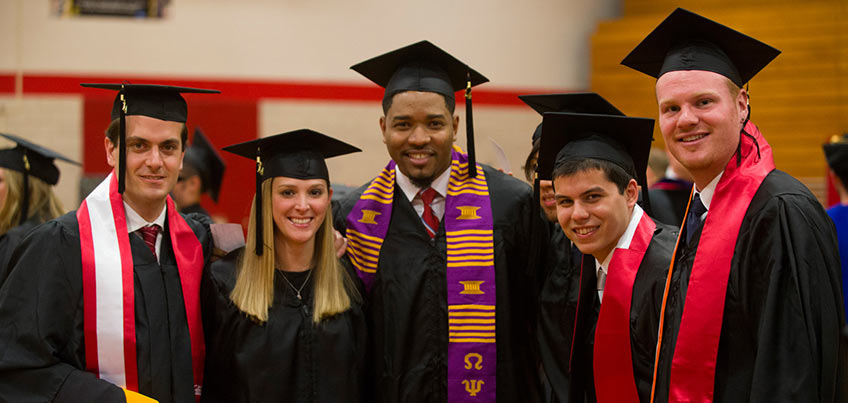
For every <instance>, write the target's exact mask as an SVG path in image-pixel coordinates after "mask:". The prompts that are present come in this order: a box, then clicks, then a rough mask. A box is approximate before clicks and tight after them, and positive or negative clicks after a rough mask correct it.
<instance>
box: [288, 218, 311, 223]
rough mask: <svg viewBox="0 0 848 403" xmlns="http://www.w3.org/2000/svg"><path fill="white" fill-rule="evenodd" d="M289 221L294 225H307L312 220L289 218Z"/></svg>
mask: <svg viewBox="0 0 848 403" xmlns="http://www.w3.org/2000/svg"><path fill="white" fill-rule="evenodd" d="M289 221H291V222H293V223H295V224H308V223H309V222H310V221H312V219H311V218H289Z"/></svg>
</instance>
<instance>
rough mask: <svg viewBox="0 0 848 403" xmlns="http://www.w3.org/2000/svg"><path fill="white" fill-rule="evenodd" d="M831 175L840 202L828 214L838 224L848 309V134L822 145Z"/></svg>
mask: <svg viewBox="0 0 848 403" xmlns="http://www.w3.org/2000/svg"><path fill="white" fill-rule="evenodd" d="M822 148H823V149H824V156H825V159H826V160H827V165H828V167H830V177H831V179H832V180H833V184H834V187H835V188H836V193H838V194H839V203H836V204H835V205H833V206H831V207H830V208H829V209H827V215H829V216H830V219H831V220H833V224H834V225H835V226H836V238H837V239H838V240H839V257H840V259H841V261H842V298H843V300H844V302H845V303H844V307H845V309H848V292H846V290H848V288H846V287H848V187H846V184H848V134H843V135H842V136H833V138H832V139H831V141H830V143H828V144H825V145H823V146H822Z"/></svg>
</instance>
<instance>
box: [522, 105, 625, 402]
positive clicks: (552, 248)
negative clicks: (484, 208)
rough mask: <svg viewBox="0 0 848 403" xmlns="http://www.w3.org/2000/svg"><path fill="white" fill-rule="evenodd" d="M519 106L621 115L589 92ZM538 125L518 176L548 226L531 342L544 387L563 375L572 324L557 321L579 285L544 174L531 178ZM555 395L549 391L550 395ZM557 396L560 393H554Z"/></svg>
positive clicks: (576, 258)
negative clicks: (529, 188)
mask: <svg viewBox="0 0 848 403" xmlns="http://www.w3.org/2000/svg"><path fill="white" fill-rule="evenodd" d="M518 98H520V99H521V100H522V101H524V103H526V104H527V105H529V106H530V107H531V108H533V110H535V111H536V112H538V113H539V115H540V116H541V115H543V114H544V113H547V112H571V113H592V114H601V115H617V116H624V114H623V113H622V112H621V111H620V110H618V108H616V107H615V106H613V105H612V104H611V103H609V101H607V100H606V99H604V97H602V96H600V95H598V94H596V93H594V92H573V93H566V94H538V95H519V96H518ZM541 138H542V123H539V124H538V125H537V126H536V130H534V131H533V136H532V138H531V144H532V148H531V150H530V154H529V155H528V156H527V162H526V163H525V167H524V173H525V177H526V179H527V181H528V182H530V183H533V184H534V188H535V195H536V197H538V199H539V208H540V212H541V215H542V218H543V219H544V220H545V221H546V222H547V223H548V233H549V234H550V242H549V243H548V244H547V245H545V246H546V248H545V249H546V250H545V252H544V253H545V260H544V262H545V265H544V271H543V274H542V276H540V278H539V280H540V281H541V284H540V285H539V288H540V291H539V327H538V333H537V335H536V336H537V340H538V344H539V353H540V357H541V359H542V362H543V363H544V369H545V374H546V376H547V378H548V385H550V386H551V387H553V386H554V384H564V379H565V377H566V376H567V373H568V362H567V361H563V360H561V359H559V358H558V357H563V356H567V355H568V354H569V346H567V345H566V344H565V343H563V339H562V338H563V335H564V334H565V333H566V332H571V331H573V326H571V323H570V322H569V321H567V320H563V315H566V312H567V307H573V306H574V305H576V303H577V295H578V287H579V283H580V281H579V280H580V264H579V263H580V261H581V259H582V255H581V254H580V250H579V249H577V247H576V246H575V245H574V244H573V243H572V242H571V241H570V240H569V239H568V238H567V237H566V236H565V233H564V232H563V231H562V229H561V228H560V226H559V222H558V221H557V216H556V212H557V211H556V202H555V200H554V188H553V182H552V181H551V180H550V176H548V177H547V179H540V178H537V177H536V176H537V175H536V167H537V166H538V159H539V148H540V147H541ZM554 393H555V392H554ZM560 393H562V392H560Z"/></svg>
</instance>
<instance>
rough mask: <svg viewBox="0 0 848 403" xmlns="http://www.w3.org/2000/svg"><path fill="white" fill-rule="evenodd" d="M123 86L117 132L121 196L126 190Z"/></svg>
mask: <svg viewBox="0 0 848 403" xmlns="http://www.w3.org/2000/svg"><path fill="white" fill-rule="evenodd" d="M125 95H126V92H125V91H124V85H123V84H121V92H120V93H119V96H120V97H121V104H122V105H121V113H120V118H119V121H120V122H119V123H120V124H119V130H118V193H121V194H123V193H124V189H125V188H126V183H125V177H126V169H127V146H126V141H127V99H126V97H125Z"/></svg>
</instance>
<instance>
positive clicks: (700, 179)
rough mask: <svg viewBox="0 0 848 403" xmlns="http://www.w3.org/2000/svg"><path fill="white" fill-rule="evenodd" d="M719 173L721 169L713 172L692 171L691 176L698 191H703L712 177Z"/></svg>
mask: <svg viewBox="0 0 848 403" xmlns="http://www.w3.org/2000/svg"><path fill="white" fill-rule="evenodd" d="M720 173H721V170H718V171H716V172H713V171H712V170H711V171H710V172H697V173H696V172H692V177H693V178H695V188H697V189H698V191H699V192H701V191H703V190H704V188H706V187H707V185H709V184H710V182H712V181H713V179H715V178H716V176H718V174H720Z"/></svg>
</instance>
